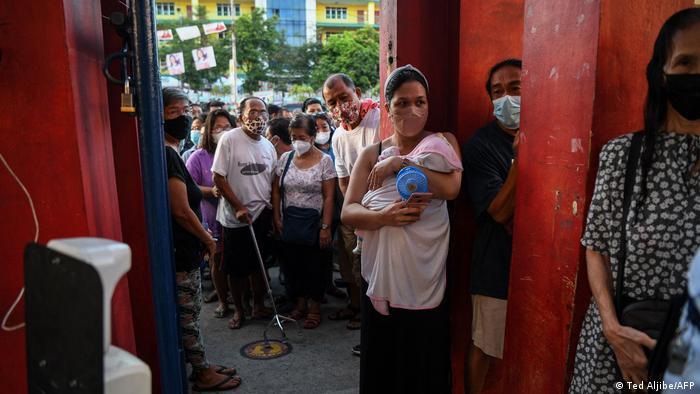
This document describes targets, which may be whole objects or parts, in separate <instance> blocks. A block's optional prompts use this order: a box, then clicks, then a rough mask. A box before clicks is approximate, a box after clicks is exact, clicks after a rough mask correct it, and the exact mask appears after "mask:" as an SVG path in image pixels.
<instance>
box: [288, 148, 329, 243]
mask: <svg viewBox="0 0 700 394" xmlns="http://www.w3.org/2000/svg"><path fill="white" fill-rule="evenodd" d="M293 159H294V151H291V152H290V153H289V158H288V159H287V163H286V164H285V166H284V171H283V172H282V179H281V180H280V194H281V196H282V241H284V242H287V243H290V244H297V245H306V246H314V245H317V244H318V237H319V231H320V225H319V224H320V222H321V214H319V213H318V211H317V210H315V209H313V208H302V207H294V206H290V207H286V204H285V196H284V195H285V191H284V178H285V177H286V176H287V171H288V170H289V165H290V164H291V162H292V160H293Z"/></svg>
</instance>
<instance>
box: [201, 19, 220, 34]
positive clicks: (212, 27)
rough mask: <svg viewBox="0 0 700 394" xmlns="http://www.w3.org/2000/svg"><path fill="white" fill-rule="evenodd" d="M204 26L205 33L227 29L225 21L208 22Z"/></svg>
mask: <svg viewBox="0 0 700 394" xmlns="http://www.w3.org/2000/svg"><path fill="white" fill-rule="evenodd" d="M202 27H203V28H204V34H215V33H221V32H222V31H226V25H225V24H224V22H216V23H207V24H204V25H202Z"/></svg>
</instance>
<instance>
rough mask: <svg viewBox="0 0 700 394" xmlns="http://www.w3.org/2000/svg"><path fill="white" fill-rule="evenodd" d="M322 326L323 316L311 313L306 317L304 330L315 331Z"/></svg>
mask: <svg viewBox="0 0 700 394" xmlns="http://www.w3.org/2000/svg"><path fill="white" fill-rule="evenodd" d="M320 325H321V314H320V313H309V314H308V315H306V320H304V328H305V329H307V330H313V329H314V328H317V327H318V326H320Z"/></svg>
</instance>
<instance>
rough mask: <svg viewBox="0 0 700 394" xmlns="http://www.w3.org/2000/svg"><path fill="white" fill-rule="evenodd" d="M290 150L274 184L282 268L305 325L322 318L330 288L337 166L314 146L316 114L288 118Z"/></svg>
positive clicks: (295, 313)
mask: <svg viewBox="0 0 700 394" xmlns="http://www.w3.org/2000/svg"><path fill="white" fill-rule="evenodd" d="M289 134H290V136H291V139H292V148H293V149H292V150H291V151H289V152H287V153H284V154H283V155H282V156H281V157H280V159H279V161H278V162H277V168H276V169H275V177H274V180H273V186H272V205H273V215H274V224H275V230H276V231H277V233H278V234H279V235H280V237H281V239H282V242H283V247H282V249H283V255H284V259H283V261H284V264H283V270H284V275H285V278H286V279H287V292H288V295H289V297H290V298H291V299H293V300H294V302H295V307H294V310H293V311H292V313H291V317H292V318H293V319H295V320H301V319H305V320H304V323H303V326H304V328H306V329H314V328H316V327H318V326H319V324H321V302H322V300H323V295H324V293H325V291H326V287H327V285H328V283H327V275H326V271H327V270H326V260H325V259H324V258H323V257H324V254H323V250H325V249H328V248H329V247H330V246H331V241H332V240H333V236H332V233H331V220H332V219H333V202H334V194H335V187H336V178H337V175H336V172H335V166H334V165H333V160H331V158H330V156H328V155H327V154H325V153H323V152H321V150H320V149H318V148H317V147H315V146H314V140H315V139H316V136H317V129H316V121H315V119H314V117H313V116H311V115H306V114H297V115H295V116H294V118H292V121H291V122H290V124H289Z"/></svg>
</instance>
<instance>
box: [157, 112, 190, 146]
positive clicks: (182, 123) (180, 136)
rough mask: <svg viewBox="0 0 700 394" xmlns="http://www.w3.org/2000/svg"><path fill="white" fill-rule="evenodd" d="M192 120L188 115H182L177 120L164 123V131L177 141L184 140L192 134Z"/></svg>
mask: <svg viewBox="0 0 700 394" xmlns="http://www.w3.org/2000/svg"><path fill="white" fill-rule="evenodd" d="M191 124H192V118H190V117H189V116H187V115H180V116H178V117H177V118H175V119H168V120H166V121H165V122H164V123H163V130H165V132H166V133H167V134H168V135H170V136H171V137H173V138H175V139H176V140H184V139H185V138H187V133H189V132H190V125H191Z"/></svg>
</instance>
